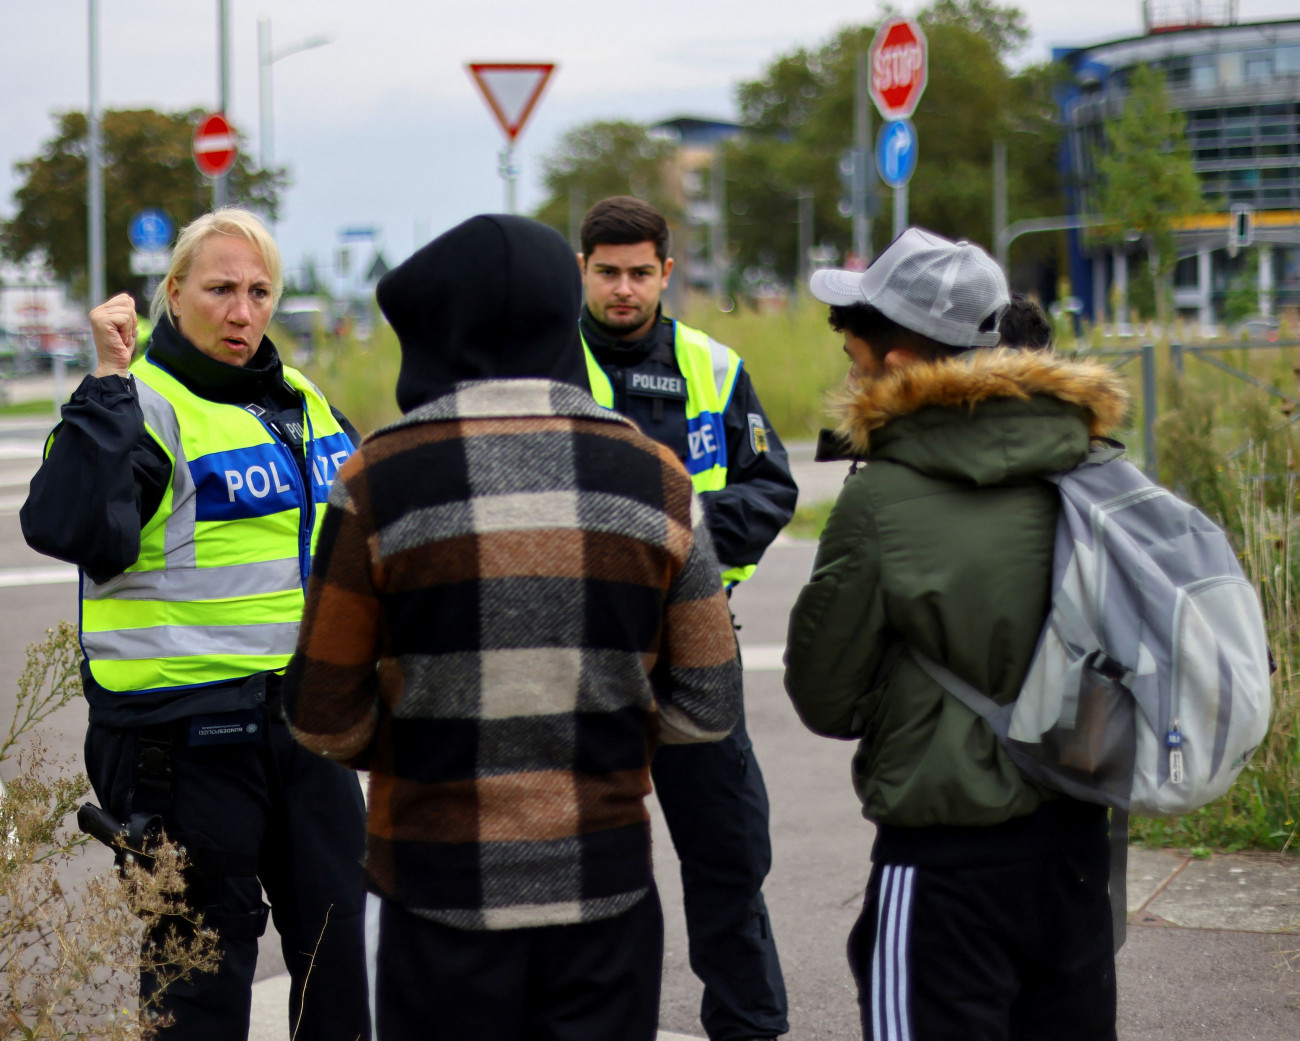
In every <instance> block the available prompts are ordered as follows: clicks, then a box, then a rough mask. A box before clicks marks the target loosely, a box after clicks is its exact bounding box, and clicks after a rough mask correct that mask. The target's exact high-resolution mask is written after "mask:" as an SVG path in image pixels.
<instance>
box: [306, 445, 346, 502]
mask: <svg viewBox="0 0 1300 1041" xmlns="http://www.w3.org/2000/svg"><path fill="white" fill-rule="evenodd" d="M353 451H354V449H353V447H352V439H351V438H350V437H348V435H347V434H330V435H328V436H327V437H322V438H318V439H317V440H315V441H313V442H312V443H311V452H312V456H311V483H312V489H313V491H314V493H315V494H314V495H313V498H314V499H315V500H316V501H317V502H321V501H324V499H325V498H326V497H327V496H328V495H329V490H330V485H331V484H333V483H334V475H335V474H337V473H338V472H339V467H340V466H342V465H343V464H344V463H345V462H346V461H347V459H348V456H350V455H351V454H352V453H353Z"/></svg>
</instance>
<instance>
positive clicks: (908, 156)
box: [876, 119, 917, 188]
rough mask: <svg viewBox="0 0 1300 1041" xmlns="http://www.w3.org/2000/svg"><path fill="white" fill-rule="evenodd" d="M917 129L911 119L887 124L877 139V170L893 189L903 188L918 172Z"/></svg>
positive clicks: (881, 129)
mask: <svg viewBox="0 0 1300 1041" xmlns="http://www.w3.org/2000/svg"><path fill="white" fill-rule="evenodd" d="M916 156H917V140H916V127H914V126H913V125H912V121H911V120H910V119H898V120H894V121H892V122H889V123H886V124H885V125H884V126H882V127H881V128H880V134H879V135H878V136H877V137H876V169H877V170H879V171H880V179H881V180H882V181H884V182H885V183H886V184H887V185H889V187H891V188H901V187H903V185H905V184H906V183H907V182H908V181H910V180H911V179H912V174H913V173H915V172H916Z"/></svg>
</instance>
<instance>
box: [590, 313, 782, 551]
mask: <svg viewBox="0 0 1300 1041" xmlns="http://www.w3.org/2000/svg"><path fill="white" fill-rule="evenodd" d="M580 322H581V325H582V335H583V339H584V340H586V342H587V346H588V347H589V348H590V349H591V353H592V355H593V356H594V357H595V359H596V361H597V362H598V363H599V364H600V367H601V368H602V369H603V370H604V371H605V374H606V375H607V376H609V379H610V383H611V384H613V387H614V408H615V409H617V410H618V411H619V412H622V413H623V414H624V415H625V416H628V417H629V418H631V419H632V420H634V421H635V422H636V424H637V425H638V426H639V427H640V428H641V429H642V430H643V431H645V433H646V434H647V435H648V436H650V437H653V438H654V439H655V440H656V441H659V442H661V443H662V444H665V445H667V446H668V447H669V448H671V449H673V451H675V452H676V453H677V456H678V458H680V459H681V460H683V462H684V461H685V459H686V456H687V442H686V435H687V429H686V393H685V390H684V383H685V381H684V379H683V377H682V373H681V370H680V369H679V368H678V365H677V356H676V350H675V345H674V336H675V329H676V323H675V322H674V321H673V320H672V319H671V318H665V317H664V316H663V314H662V313H661V314H660V315H659V316H658V317H657V318H656V321H655V324H654V326H653V327H652V328H651V330H650V332H649V333H648V334H647V335H646V336H644V337H642V338H641V339H639V340H631V341H628V340H618V339H614V338H613V337H611V336H609V335H607V334H606V333H605V332H604V331H603V330H602V329H601V327H600V325H599V324H598V323H597V322H596V320H595V318H593V317H592V315H591V312H590V311H588V310H587V308H586V307H584V308H583V309H582V317H581V319H580ZM723 425H724V427H725V429H726V437H727V486H726V487H725V488H722V489H719V490H718V491H709V492H702V493H701V494H700V500H701V501H702V502H703V504H704V509H705V511H706V513H707V514H708V519H709V531H710V533H711V534H712V535H713V545H714V549H715V550H716V551H717V554H718V560H719V562H721V564H722V566H723V567H724V568H727V567H743V566H745V565H748V564H757V563H758V561H759V558H761V557H762V556H763V551H764V550H766V549H767V547H768V546H769V545H771V543H772V540H773V539H775V538H776V536H777V534H778V533H779V532H780V531H781V529H782V528H783V527H785V526H786V524H788V523H789V521H790V518H791V517H792V516H793V515H794V507H795V502H796V500H797V499H798V496H799V489H798V486H797V485H796V484H795V482H794V477H793V476H792V475H791V473H790V460H789V459H788V457H787V456H786V451H785V446H784V445H783V444H781V439H780V438H779V437H778V436H777V434H776V431H774V430H773V429H772V427H771V424H770V423H769V422H768V419H767V414H766V413H765V412H764V411H763V406H762V404H761V403H760V402H759V400H758V394H757V393H756V392H755V390H754V385H753V384H752V383H751V382H750V379H749V373H748V372H746V371H745V369H744V368H743V367H742V368H741V370H740V372H739V374H738V375H737V377H736V385H735V389H734V390H733V392H732V395H731V400H730V401H728V403H727V407H726V411H725V412H724V414H723ZM759 431H761V433H760V432H759ZM764 442H765V443H764Z"/></svg>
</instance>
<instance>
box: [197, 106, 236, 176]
mask: <svg viewBox="0 0 1300 1041" xmlns="http://www.w3.org/2000/svg"><path fill="white" fill-rule="evenodd" d="M238 156H239V149H238V147H237V146H236V140H235V132H234V131H233V130H232V129H231V128H230V124H229V123H227V122H226V117H225V116H223V115H222V114H221V113H220V112H214V113H212V114H211V115H210V116H204V117H203V119H202V120H200V121H199V125H198V126H197V127H195V128H194V165H195V166H197V167H198V168H199V173H201V174H203V175H204V176H205V177H220V176H221V175H222V174H224V173H228V172H229V171H230V168H231V167H232V166H234V165H235V159H236V158H237V157H238Z"/></svg>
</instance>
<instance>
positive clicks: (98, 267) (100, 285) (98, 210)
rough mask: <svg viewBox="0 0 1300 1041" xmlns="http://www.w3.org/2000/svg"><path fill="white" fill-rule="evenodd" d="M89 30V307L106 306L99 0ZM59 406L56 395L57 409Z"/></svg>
mask: <svg viewBox="0 0 1300 1041" xmlns="http://www.w3.org/2000/svg"><path fill="white" fill-rule="evenodd" d="M86 17H87V29H88V35H89V39H90V46H89V57H90V62H89V75H90V99H89V109H90V111H89V112H88V113H87V119H86V123H87V135H88V137H89V141H88V142H87V148H86V211H87V215H88V216H87V222H86V224H87V226H86V248H87V256H88V267H89V271H88V273H87V274H88V284H87V287H86V288H87V290H88V291H89V293H90V306H91V307H96V306H98V305H99V304H101V303H103V302H104V297H105V295H106V293H107V290H106V288H105V285H104V164H103V158H102V156H101V154H100V153H101V151H102V147H101V141H100V125H99V0H87V2H86ZM58 404H59V399H58V395H55V406H56V407H57V406H58Z"/></svg>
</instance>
